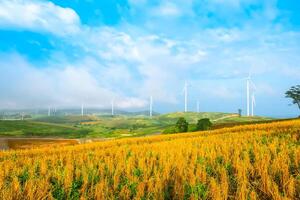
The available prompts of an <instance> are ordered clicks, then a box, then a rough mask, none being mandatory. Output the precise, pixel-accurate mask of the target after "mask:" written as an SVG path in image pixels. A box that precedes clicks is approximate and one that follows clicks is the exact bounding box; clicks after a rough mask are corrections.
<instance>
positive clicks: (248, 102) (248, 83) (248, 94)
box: [246, 75, 250, 116]
mask: <svg viewBox="0 0 300 200" xmlns="http://www.w3.org/2000/svg"><path fill="white" fill-rule="evenodd" d="M246 82H247V116H250V75H249V76H248V78H247V79H246Z"/></svg>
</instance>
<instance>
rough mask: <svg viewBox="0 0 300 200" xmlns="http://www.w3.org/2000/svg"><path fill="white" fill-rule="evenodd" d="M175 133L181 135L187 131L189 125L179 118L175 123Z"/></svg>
mask: <svg viewBox="0 0 300 200" xmlns="http://www.w3.org/2000/svg"><path fill="white" fill-rule="evenodd" d="M175 127H176V131H177V132H178V133H183V132H187V131H188V127H189V123H188V122H187V121H186V120H185V119H184V118H183V117H180V118H179V119H178V121H177V123H176V126H175Z"/></svg>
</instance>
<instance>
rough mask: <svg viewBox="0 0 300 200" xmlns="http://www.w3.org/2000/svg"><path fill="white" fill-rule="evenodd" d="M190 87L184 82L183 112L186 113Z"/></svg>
mask: <svg viewBox="0 0 300 200" xmlns="http://www.w3.org/2000/svg"><path fill="white" fill-rule="evenodd" d="M189 86H190V85H189V84H188V83H187V81H185V84H184V88H183V92H184V112H187V111H188V87H189Z"/></svg>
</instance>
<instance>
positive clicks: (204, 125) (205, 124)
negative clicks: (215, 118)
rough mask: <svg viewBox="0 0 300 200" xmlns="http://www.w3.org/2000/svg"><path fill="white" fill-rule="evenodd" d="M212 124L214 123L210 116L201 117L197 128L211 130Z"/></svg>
mask: <svg viewBox="0 0 300 200" xmlns="http://www.w3.org/2000/svg"><path fill="white" fill-rule="evenodd" d="M211 126H212V123H211V121H210V120H209V119H208V118H203V119H199V120H198V122H197V130H199V131H205V130H209V129H210V128H211Z"/></svg>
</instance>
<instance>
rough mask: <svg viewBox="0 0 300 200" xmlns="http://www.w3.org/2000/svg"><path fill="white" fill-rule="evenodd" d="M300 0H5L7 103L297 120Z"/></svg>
mask: <svg viewBox="0 0 300 200" xmlns="http://www.w3.org/2000/svg"><path fill="white" fill-rule="evenodd" d="M299 10H300V2H298V1H295V0H278V1H276V0H265V1H262V0H173V1H167V0H161V1H156V0H151V1H150V0H149V1H147V0H101V1H98V0H97V1H96V0H51V1H50V0H0V108H2V109H3V108H42V107H48V106H49V105H51V106H56V107H76V106H80V105H81V103H84V104H85V105H86V106H90V107H99V108H105V107H108V106H109V105H110V102H111V99H115V104H116V105H117V107H119V108H120V109H124V110H145V109H147V107H148V99H149V96H150V95H152V96H153V98H154V108H155V110H156V111H158V112H170V111H181V110H183V108H184V104H183V99H184V97H183V93H182V90H183V86H184V82H185V81H186V80H187V81H188V82H189V84H190V87H189V110H191V111H192V110H196V101H197V100H199V101H200V109H201V110H202V111H223V112H236V111H237V109H238V108H242V109H243V111H245V109H246V81H245V78H246V77H247V76H248V74H249V73H251V76H252V80H253V82H254V83H255V85H256V91H255V96H256V103H257V105H256V107H255V113H256V114H257V115H268V116H282V117H283V116H296V115H297V114H298V110H297V107H296V106H291V105H289V104H290V101H289V100H288V99H285V98H284V92H285V91H286V90H287V89H288V88H289V87H290V86H292V85H296V84H300V12H299Z"/></svg>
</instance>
